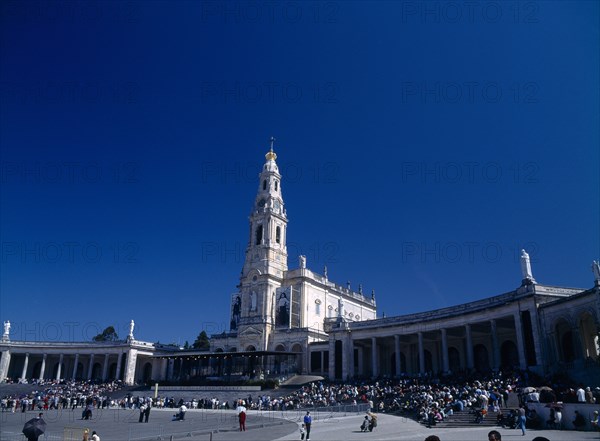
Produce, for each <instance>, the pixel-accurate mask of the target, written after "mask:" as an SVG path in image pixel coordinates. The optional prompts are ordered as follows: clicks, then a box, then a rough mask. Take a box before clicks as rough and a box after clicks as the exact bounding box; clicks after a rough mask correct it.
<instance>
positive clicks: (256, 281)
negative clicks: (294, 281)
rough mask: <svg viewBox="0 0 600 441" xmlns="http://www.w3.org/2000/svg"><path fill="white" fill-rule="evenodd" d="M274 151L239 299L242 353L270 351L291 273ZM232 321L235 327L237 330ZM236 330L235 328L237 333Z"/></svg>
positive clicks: (253, 217)
mask: <svg viewBox="0 0 600 441" xmlns="http://www.w3.org/2000/svg"><path fill="white" fill-rule="evenodd" d="M274 142H275V138H271V148H270V150H269V151H268V152H267V154H266V155H265V159H266V161H265V164H264V165H263V167H262V170H261V172H260V174H259V178H258V191H257V193H256V197H255V199H254V204H253V206H252V211H251V213H250V216H249V223H250V231H249V240H248V245H247V247H246V257H245V261H244V266H243V268H242V274H241V276H240V284H239V285H238V289H239V291H238V294H237V297H239V299H240V300H237V298H236V299H235V300H234V301H237V302H238V305H239V306H238V309H237V311H238V313H239V320H238V322H237V324H236V328H237V333H238V338H239V341H240V347H239V348H238V350H240V351H244V350H251V349H252V348H254V349H255V350H267V349H268V342H269V334H270V333H271V330H272V328H273V326H274V324H275V317H274V314H275V312H274V311H275V305H274V302H275V291H276V290H277V288H279V287H281V284H282V281H283V276H284V273H285V271H287V248H286V238H287V222H288V221H287V214H286V211H285V208H284V203H283V195H282V190H281V175H280V174H279V168H278V167H277V163H276V159H277V155H276V154H275V152H274V151H273V144H274ZM233 322H234V321H233V318H232V327H233V324H234V323H233ZM233 330H234V329H232V331H233Z"/></svg>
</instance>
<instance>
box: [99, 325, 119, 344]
mask: <svg viewBox="0 0 600 441" xmlns="http://www.w3.org/2000/svg"><path fill="white" fill-rule="evenodd" d="M92 340H93V341H117V340H119V336H118V335H117V331H115V328H114V327H112V326H109V327H108V328H106V329H105V330H104V331H102V333H101V334H98V335H97V336H95V337H94V338H92Z"/></svg>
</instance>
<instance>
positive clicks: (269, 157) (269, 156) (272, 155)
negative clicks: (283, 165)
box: [265, 136, 277, 161]
mask: <svg viewBox="0 0 600 441" xmlns="http://www.w3.org/2000/svg"><path fill="white" fill-rule="evenodd" d="M274 142H275V138H273V137H272V136H271V150H269V152H268V153H267V154H266V155H265V158H267V161H275V160H276V159H277V154H275V152H274V151H273V143H274Z"/></svg>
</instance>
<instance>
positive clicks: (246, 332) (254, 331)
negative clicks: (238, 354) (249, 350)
mask: <svg viewBox="0 0 600 441" xmlns="http://www.w3.org/2000/svg"><path fill="white" fill-rule="evenodd" d="M261 334H262V331H261V330H260V329H256V328H255V327H253V326H248V327H247V328H245V329H243V330H241V331H239V332H238V336H247V335H261Z"/></svg>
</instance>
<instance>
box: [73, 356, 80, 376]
mask: <svg viewBox="0 0 600 441" xmlns="http://www.w3.org/2000/svg"><path fill="white" fill-rule="evenodd" d="M78 364H79V354H75V364H74V365H73V377H72V378H73V380H74V379H75V377H76V376H77V365H78Z"/></svg>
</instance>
